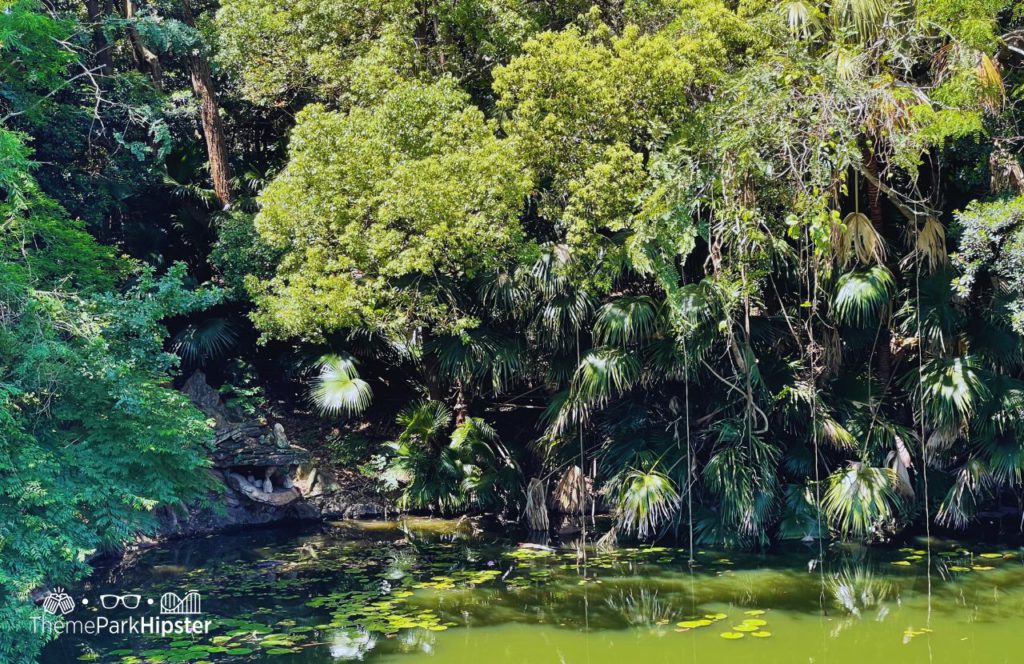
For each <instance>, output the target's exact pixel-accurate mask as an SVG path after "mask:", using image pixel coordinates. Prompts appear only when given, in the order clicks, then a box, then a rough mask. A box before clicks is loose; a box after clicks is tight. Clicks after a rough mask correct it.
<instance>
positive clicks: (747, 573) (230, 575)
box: [44, 520, 1024, 664]
mask: <svg viewBox="0 0 1024 664" xmlns="http://www.w3.org/2000/svg"><path fill="white" fill-rule="evenodd" d="M518 544H519V543H518V542H515V541H510V540H508V539H506V537H505V533H503V532H494V531H486V530H482V529H481V528H480V526H479V525H478V524H475V523H471V522H467V521H461V522H440V521H435V520H420V521H405V522H401V523H397V524H394V523H392V524H383V523H373V524H351V523H339V524H333V525H332V526H331V527H330V528H328V529H326V530H325V531H303V532H291V533H282V532H271V531H268V532H262V533H250V534H245V535H232V536H222V537H217V538H210V539H207V540H200V541H192V542H181V543H177V544H175V545H173V546H168V547H166V548H163V549H157V550H153V551H149V552H146V553H144V554H142V555H140V556H139V557H138V558H137V559H136V560H133V561H131V564H126V565H120V566H118V567H116V568H111V569H108V570H105V572H103V573H101V574H99V575H98V576H97V577H96V579H95V580H94V581H93V582H91V583H90V584H89V585H87V586H86V587H84V588H81V589H78V592H79V593H80V594H87V595H98V594H99V593H101V592H107V591H119V592H126V591H129V590H131V591H133V592H139V593H140V594H143V595H144V596H147V597H148V596H158V595H159V594H160V593H162V592H166V591H168V590H177V589H179V588H182V587H189V588H198V589H199V590H201V591H202V593H203V597H204V608H205V609H206V610H207V611H208V612H210V614H211V615H210V616H209V617H210V618H211V619H212V620H213V621H214V624H215V625H216V629H215V632H214V633H213V634H211V635H210V636H209V637H207V638H205V639H199V640H182V639H177V640H175V639H173V638H153V637H140V636H130V635H129V636H112V635H105V636H100V637H93V638H87V639H81V638H79V637H68V638H65V639H61V640H60V641H59V642H58V643H57V644H54V645H53V646H52V647H51V648H50V649H49V650H48V651H47V652H48V654H49V655H50V656H51V659H49V660H44V661H53V662H65V661H67V662H71V661H75V660H76V659H77V658H78V657H80V656H83V655H85V654H87V653H89V652H91V651H94V652H95V654H96V659H95V660H94V661H98V662H101V663H102V664H107V663H109V664H115V663H116V664H141V663H142V662H147V661H167V662H198V661H208V662H214V663H215V664H228V663H231V664H235V663H236V662H242V661H244V662H285V663H290V662H294V663H296V664H299V663H301V664H315V663H324V662H331V661H374V662H378V661H380V662H387V661H391V660H392V659H393V658H397V659H394V661H396V662H397V661H402V662H409V663H410V664H412V663H413V662H415V661H417V659H418V658H421V657H434V658H436V659H435V661H443V662H445V664H447V663H448V662H459V661H462V660H464V661H467V662H470V661H482V660H483V659H486V660H488V661H490V660H491V659H493V660H494V661H508V662H532V661H538V659H545V658H546V659H551V658H552V656H555V655H554V653H561V654H562V656H563V658H564V661H566V662H570V661H589V662H594V663H601V662H611V663H614V664H621V662H623V661H635V660H637V659H640V656H641V655H643V656H644V658H646V659H648V660H649V661H652V662H661V661H665V662H675V661H678V654H679V653H680V652H687V653H688V654H689V655H688V657H687V659H692V660H693V661H707V662H716V661H730V662H732V661H736V662H746V661H749V662H752V663H756V664H770V663H771V662H780V663H781V662H785V663H786V664H790V663H791V662H793V661H809V660H812V659H813V660H814V661H819V662H820V661H828V662H830V663H832V662H840V663H845V662H855V661H858V662H859V661H863V660H864V659H870V658H871V657H879V658H881V657H886V658H888V659H889V660H890V661H901V662H902V661H912V660H911V659H907V657H908V653H910V652H911V651H910V650H907V651H902V650H896V649H897V648H901V647H905V648H908V649H913V648H917V647H918V644H920V643H922V642H925V641H926V642H927V644H928V647H927V648H923V649H922V650H921V651H920V655H921V659H920V661H929V658H930V657H931V652H932V642H933V641H935V642H936V643H938V644H941V646H942V648H941V649H937V650H936V652H940V653H942V656H940V657H939V659H938V661H943V659H942V657H944V656H946V655H947V654H948V655H949V656H952V655H953V654H954V653H956V654H957V656H958V657H960V659H958V660H957V664H964V663H965V662H973V661H977V662H978V663H979V664H981V663H982V662H984V664H989V662H1000V661H1004V660H1005V661H1011V660H1009V659H1006V658H1005V657H1002V655H1001V653H1002V651H1000V650H997V649H995V645H997V644H999V643H1000V640H1003V641H1007V640H1010V639H1013V640H1016V639H1018V638H1019V634H1017V631H1018V629H1019V627H1018V626H1017V623H1018V621H1019V617H1020V615H1024V563H1022V561H1021V556H1020V550H1019V549H1016V548H1001V549H994V548H993V547H985V548H982V547H967V546H960V545H957V544H955V543H946V544H944V545H943V546H942V547H940V548H941V549H942V550H941V551H937V552H936V555H935V556H934V568H935V570H936V572H937V574H936V584H935V587H934V593H933V595H934V602H935V609H936V616H935V621H934V622H933V621H931V620H930V618H929V615H928V604H929V599H928V588H927V586H928V584H927V574H926V572H925V566H926V565H927V556H926V555H925V554H927V553H928V552H927V550H921V549H919V548H916V547H913V546H907V547H902V548H879V547H876V548H870V549H869V548H865V547H842V546H834V547H831V548H828V549H826V550H825V558H824V560H823V562H822V564H821V566H819V565H818V564H817V560H818V552H817V550H816V549H817V545H816V544H815V545H813V546H810V547H807V546H796V547H793V548H791V549H788V550H784V551H780V552H778V553H774V554H771V555H763V554H758V555H755V554H742V553H736V552H730V553H725V552H715V551H698V552H696V554H695V558H696V561H697V564H696V566H694V567H692V568H691V566H690V565H689V553H690V552H689V550H688V549H685V548H674V547H668V546H654V547H650V546H648V547H623V548H618V549H613V550H607V551H605V550H602V551H598V550H595V549H593V548H591V549H590V550H589V552H588V554H587V556H586V557H585V558H584V557H583V556H582V555H581V549H582V541H581V540H580V539H578V538H577V539H576V540H575V541H572V542H565V543H560V544H559V543H557V542H555V543H554V544H556V546H553V547H552V546H548V545H535V546H519V545H518ZM549 544H550V543H549ZM574 545H575V546H574ZM983 556H984V557H983ZM808 558H811V559H812V560H814V561H815V564H813V565H808ZM822 598H824V599H822ZM823 609H824V610H823ZM96 611H97V609H96V608H95V607H91V608H90V609H88V610H87V615H96ZM982 639H984V642H983V641H982ZM967 646H970V648H971V649H968V647H967ZM680 648H684V650H682V651H681V650H680ZM90 649H91V650H90ZM1007 652H1010V651H1009V650H1007ZM146 653H149V654H148V655H147V654H146ZM972 653H973V654H972ZM981 654H985V655H986V656H987V659H978V657H980V656H981ZM855 655H856V656H855ZM160 657H163V659H162V660H161V659H160ZM154 658H155V659H154ZM949 661H952V660H949Z"/></svg>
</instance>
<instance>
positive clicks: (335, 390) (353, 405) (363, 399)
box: [310, 355, 373, 416]
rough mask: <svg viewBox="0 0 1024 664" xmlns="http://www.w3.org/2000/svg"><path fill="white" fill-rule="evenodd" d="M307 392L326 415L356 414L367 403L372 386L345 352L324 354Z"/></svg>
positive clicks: (363, 408) (365, 407) (366, 405)
mask: <svg viewBox="0 0 1024 664" xmlns="http://www.w3.org/2000/svg"><path fill="white" fill-rule="evenodd" d="M310 396H311V397H312V399H313V402H314V403H315V404H316V405H317V407H318V408H319V409H320V411H321V412H322V413H324V414H326V415H335V414H339V413H340V414H342V415H345V416H350V415H356V414H359V413H361V412H363V411H364V410H366V409H367V408H368V407H369V406H370V402H371V400H372V399H373V390H372V389H371V388H370V384H369V383H367V382H366V381H365V380H363V379H362V378H360V377H359V372H358V371H357V370H356V362H355V359H353V358H352V357H350V356H347V355H325V356H323V357H321V358H320V361H319V373H318V374H317V376H316V378H315V379H314V380H313V388H312V389H311V390H310Z"/></svg>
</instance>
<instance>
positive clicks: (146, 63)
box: [124, 0, 164, 90]
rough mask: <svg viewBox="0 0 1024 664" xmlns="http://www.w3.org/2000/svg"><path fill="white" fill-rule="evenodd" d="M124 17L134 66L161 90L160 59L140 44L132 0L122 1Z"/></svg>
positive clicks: (161, 68)
mask: <svg viewBox="0 0 1024 664" xmlns="http://www.w3.org/2000/svg"><path fill="white" fill-rule="evenodd" d="M124 17H125V19H127V21H128V23H127V27H126V28H125V32H127V33H128V41H129V42H131V45H132V52H133V53H134V54H135V66H136V67H138V70H139V71H140V72H142V73H143V74H149V77H150V78H151V79H152V80H153V85H154V86H155V87H156V89H157V90H163V89H164V80H163V79H164V70H163V67H161V66H160V58H159V57H158V56H157V54H156V53H154V52H153V51H151V50H149V49H148V48H146V45H145V44H143V43H142V38H141V37H139V31H138V29H136V27H135V24H134V23H133V19H134V18H135V3H134V2H133V1H132V0H124Z"/></svg>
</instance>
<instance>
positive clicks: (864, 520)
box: [822, 462, 900, 539]
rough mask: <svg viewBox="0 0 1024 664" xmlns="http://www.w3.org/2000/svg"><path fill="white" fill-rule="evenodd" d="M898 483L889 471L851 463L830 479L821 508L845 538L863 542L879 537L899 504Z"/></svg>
mask: <svg viewBox="0 0 1024 664" xmlns="http://www.w3.org/2000/svg"><path fill="white" fill-rule="evenodd" d="M897 481H898V480H897V478H896V476H895V473H893V471H892V470H890V469H888V468H874V467H872V466H868V465H866V464H863V463H859V462H851V463H850V464H849V465H847V467H846V468H844V469H841V470H838V471H836V472H835V473H833V474H832V475H831V476H830V477H829V479H828V489H827V490H826V492H825V496H824V498H823V499H822V509H823V511H824V512H825V514H826V516H827V517H828V520H829V523H830V524H831V525H832V527H833V528H835V529H836V530H837V531H838V532H839V533H841V534H842V535H843V536H844V537H854V538H858V539H865V538H869V537H870V536H872V535H873V534H880V533H881V532H882V530H883V529H884V528H885V526H886V524H887V522H889V521H890V520H892V519H893V517H894V514H895V512H896V510H897V509H898V507H899V504H900V499H899V496H898V495H897V493H896V491H895V485H896V482H897Z"/></svg>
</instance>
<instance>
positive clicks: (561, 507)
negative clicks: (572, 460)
mask: <svg viewBox="0 0 1024 664" xmlns="http://www.w3.org/2000/svg"><path fill="white" fill-rule="evenodd" d="M589 486H590V479H589V478H587V477H585V476H584V474H583V470H582V469H581V468H580V467H579V466H576V465H572V466H569V467H568V468H566V470H565V473H564V474H563V475H562V478H561V479H560V480H558V484H556V485H555V491H554V495H553V496H552V498H553V499H554V502H555V505H556V506H557V507H558V511H559V512H561V513H562V514H583V513H584V512H585V511H586V505H587V497H588V496H587V494H588V493H589V490H588V489H589Z"/></svg>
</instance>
